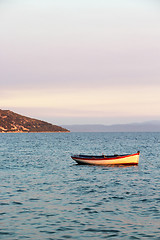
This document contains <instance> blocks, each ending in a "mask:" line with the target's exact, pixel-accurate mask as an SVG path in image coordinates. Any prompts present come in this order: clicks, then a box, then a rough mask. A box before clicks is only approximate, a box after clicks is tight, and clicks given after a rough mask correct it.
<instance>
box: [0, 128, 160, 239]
mask: <svg viewBox="0 0 160 240" xmlns="http://www.w3.org/2000/svg"><path fill="white" fill-rule="evenodd" d="M137 151H140V160H139V165H138V166H126V167H124V166H117V167H115V166H91V165H78V164H76V162H74V161H73V160H72V159H71V155H72V154H79V153H83V154H97V155H99V154H105V155H107V154H108V155H112V154H123V153H136V152H137ZM0 239H4V240H7V239H10V240H21V239H23V240H24V239H26V240H30V239H33V240H41V239H43V240H52V239H54V240H61V239H62V240H64V239H75V240H83V239H84V240H89V239H94V240H101V239H116V240H117V239H118V240H119V239H133V240H134V239H151V240H152V239H156V240H158V239H160V133H0Z"/></svg>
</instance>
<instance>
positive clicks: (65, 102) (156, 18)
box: [0, 0, 160, 125]
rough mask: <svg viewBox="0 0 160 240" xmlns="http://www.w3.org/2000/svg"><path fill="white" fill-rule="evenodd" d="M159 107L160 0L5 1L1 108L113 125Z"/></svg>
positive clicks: (157, 112)
mask: <svg viewBox="0 0 160 240" xmlns="http://www.w3.org/2000/svg"><path fill="white" fill-rule="evenodd" d="M159 107H160V2H159V0H134V1H133V0H112V1H110V0H81V1H79V0H45V1H44V0H0V109H9V110H12V111H15V112H17V113H19V114H22V115H25V116H29V117H34V118H37V119H41V120H45V121H49V122H51V123H53V124H57V125H65V124H106V125H109V124H116V123H131V122H143V121H149V120H160V108H159Z"/></svg>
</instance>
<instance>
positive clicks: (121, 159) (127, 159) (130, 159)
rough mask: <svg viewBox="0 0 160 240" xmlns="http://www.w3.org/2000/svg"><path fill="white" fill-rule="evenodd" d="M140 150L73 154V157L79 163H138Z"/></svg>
mask: <svg viewBox="0 0 160 240" xmlns="http://www.w3.org/2000/svg"><path fill="white" fill-rule="evenodd" d="M139 155H140V152H139V151H138V152H137V153H135V154H123V155H112V156H107V155H101V156H91V155H82V154H80V155H72V156H71V158H72V159H73V160H75V161H76V162H77V163H78V164H90V165H137V164H138V162H139Z"/></svg>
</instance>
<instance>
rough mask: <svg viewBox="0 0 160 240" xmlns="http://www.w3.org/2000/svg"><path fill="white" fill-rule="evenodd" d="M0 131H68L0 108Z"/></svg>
mask: <svg viewBox="0 0 160 240" xmlns="http://www.w3.org/2000/svg"><path fill="white" fill-rule="evenodd" d="M0 132H69V131H68V130H67V129H65V128H62V127H59V126H56V125H52V124H51V123H47V122H44V121H41V120H37V119H33V118H29V117H25V116H22V115H20V114H17V113H14V112H12V111H10V110H1V109H0Z"/></svg>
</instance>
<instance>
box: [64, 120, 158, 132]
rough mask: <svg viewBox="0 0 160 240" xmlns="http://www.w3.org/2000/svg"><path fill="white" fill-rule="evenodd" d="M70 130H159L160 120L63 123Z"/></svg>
mask: <svg viewBox="0 0 160 240" xmlns="http://www.w3.org/2000/svg"><path fill="white" fill-rule="evenodd" d="M63 127H65V128H67V129H69V130H70V131H71V132H160V121H150V122H143V123H131V124H115V125H98V124H91V125H89V124H88V125H63Z"/></svg>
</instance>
